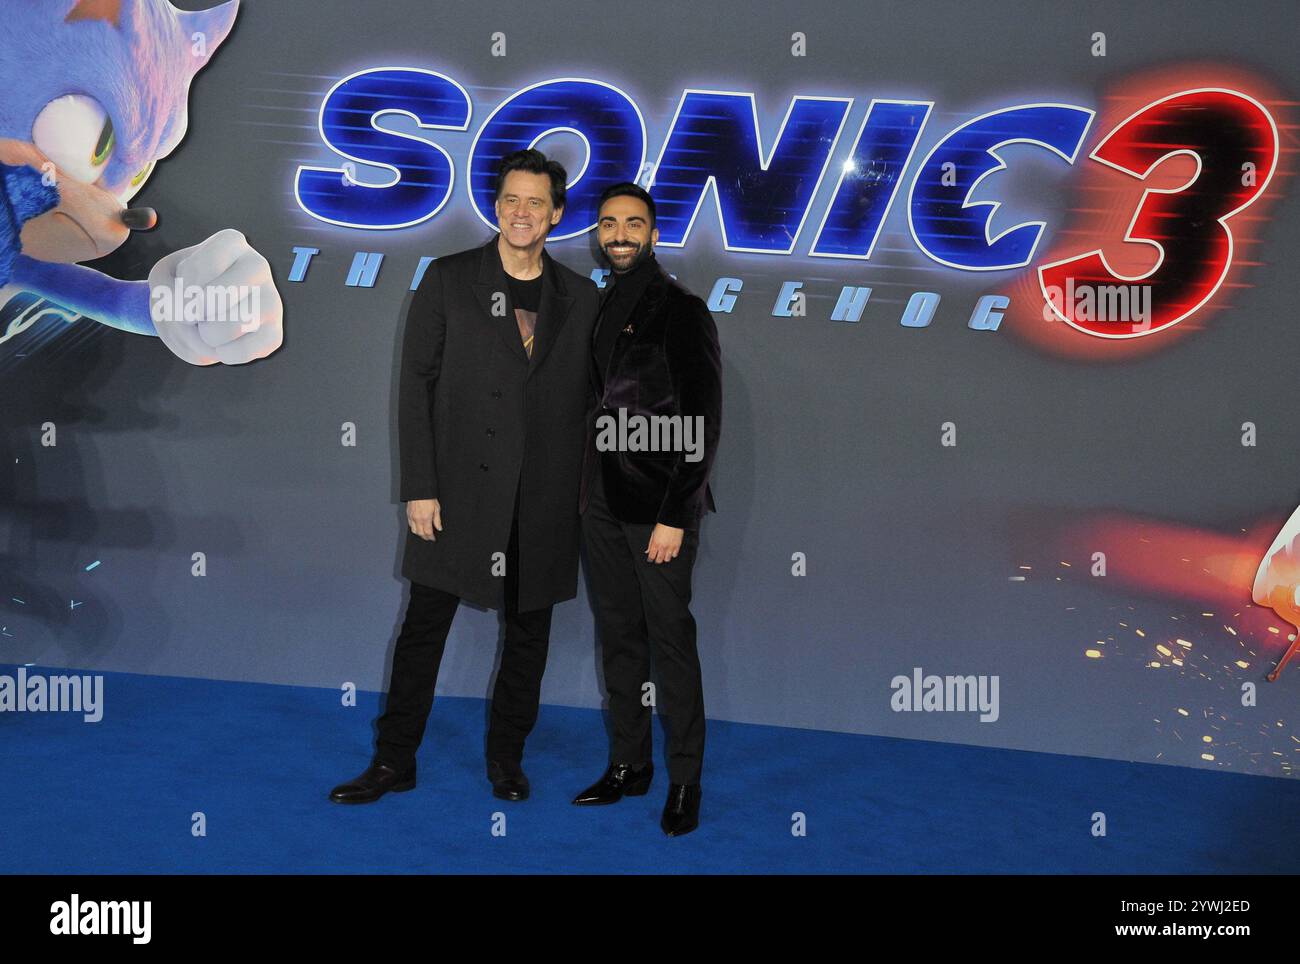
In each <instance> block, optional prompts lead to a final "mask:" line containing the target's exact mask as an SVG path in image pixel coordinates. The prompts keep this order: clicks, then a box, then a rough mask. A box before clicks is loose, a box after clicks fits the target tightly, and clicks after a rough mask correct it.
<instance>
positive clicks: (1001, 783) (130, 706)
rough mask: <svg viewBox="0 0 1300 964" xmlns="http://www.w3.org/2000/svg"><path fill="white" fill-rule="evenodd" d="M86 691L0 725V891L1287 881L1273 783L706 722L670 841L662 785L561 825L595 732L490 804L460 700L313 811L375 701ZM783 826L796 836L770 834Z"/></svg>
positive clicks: (571, 730) (248, 691)
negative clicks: (413, 776) (399, 879)
mask: <svg viewBox="0 0 1300 964" xmlns="http://www.w3.org/2000/svg"><path fill="white" fill-rule="evenodd" d="M0 672H3V673H5V674H8V675H11V676H12V675H14V674H15V672H16V668H15V667H0ZM28 672H29V673H41V674H61V673H69V672H72V671H70V670H55V669H43V668H40V667H32V668H30V669H29V670H28ZM103 675H104V677H105V680H104V689H105V697H104V718H103V720H102V721H101V722H99V723H94V724H90V723H85V722H82V718H81V716H80V714H74V713H32V712H21V713H20V712H6V713H0V763H2V764H3V775H4V793H3V797H2V798H0V827H2V828H3V830H2V831H0V871H3V872H5V873H294V872H299V873H352V872H369V873H475V872H486V873H512V872H561V873H584V872H604V873H610V872H613V873H620V872H654V873H735V872H742V873H744V872H758V873H771V872H778V873H780V872H810V873H826V872H851V873H852V872H876V873H1071V874H1079V873H1085V874H1086V873H1170V874H1186V873H1294V872H1296V871H1297V870H1300V784H1298V783H1296V782H1295V781H1292V780H1286V779H1274V778H1267V777H1257V776H1247V775H1241V774H1228V773H1215V772H1211V771H1203V770H1192V769H1187V768H1183V767H1173V766H1160V765H1149V764H1135V763H1121V762H1115V761H1108V760H1098V759H1090V758H1081V757H1069V756H1058V755H1054V754H1046V753H1029V752H1023V751H1018V750H999V749H988V748H984V747H973V746H958V745H952V744H944V743H929V742H921V741H914V740H900V739H892V738H882V737H869V736H854V735H846V734H839V733H826V732H821V731H815V730H794V729H783V728H777V727H767V726H751V725H745V724H738V723H724V722H720V721H713V720H710V721H709V730H708V750H707V754H706V764H705V778H704V784H703V785H704V800H703V807H702V811H701V826H700V829H699V830H697V831H696V832H695V833H693V834H691V835H689V836H686V837H681V838H676V839H669V838H666V837H664V836H663V834H662V833H661V832H660V830H659V827H658V815H659V810H660V808H661V807H662V805H663V795H664V793H665V792H666V790H667V781H666V775H665V773H664V772H663V771H662V770H658V771H657V772H656V774H655V783H654V786H653V787H652V788H651V791H650V794H649V795H648V796H645V797H639V798H631V799H627V800H624V801H623V802H621V803H619V804H616V805H614V806H610V807H594V808H579V807H574V806H572V805H571V804H570V803H569V800H570V798H571V797H572V796H573V794H574V793H576V792H577V791H578V790H580V789H582V788H583V787H585V786H586V785H587V784H589V783H590V782H592V781H593V780H595V779H596V777H598V776H599V775H600V772H601V771H602V769H603V768H604V761H605V746H606V744H605V730H604V726H603V724H602V722H601V718H600V715H599V713H598V712H597V711H595V710H584V709H571V708H564V707H555V706H544V707H543V708H542V713H541V718H540V720H539V721H538V725H537V729H536V730H535V731H534V733H533V736H532V737H531V738H530V741H529V748H528V754H527V757H526V759H525V761H524V762H525V765H526V767H527V770H528V774H529V777H530V779H531V781H532V784H533V796H532V799H531V800H529V801H527V802H524V803H507V802H504V801H500V800H496V799H495V798H494V797H493V796H492V794H491V788H490V786H489V785H488V783H487V781H486V779H485V778H484V776H483V768H482V762H481V758H482V746H483V732H484V722H485V713H484V703H483V701H482V700H474V699H452V698H440V699H439V700H438V701H437V703H436V704H435V705H434V709H433V715H432V717H431V719H430V723H429V729H428V733H427V735H426V737H425V741H424V745H423V746H422V747H421V750H420V756H419V764H418V766H419V778H418V780H419V783H418V786H417V787H416V788H415V789H414V790H413V791H411V792H409V793H402V794H389V795H387V796H385V797H384V798H383V799H382V800H380V801H379V802H377V803H374V804H369V805H365V806H352V807H345V806H339V805H336V804H332V803H329V802H328V801H327V800H326V794H327V793H328V791H329V789H330V788H331V787H332V786H334V785H335V784H336V783H340V782H342V781H343V780H345V779H348V778H350V777H352V776H355V775H356V774H357V773H359V772H361V771H362V770H363V769H365V767H366V765H367V763H368V761H369V759H370V753H371V746H372V742H371V741H372V735H373V732H374V727H373V721H374V718H375V716H376V713H377V711H378V707H379V700H380V696H379V694H375V693H361V694H359V696H358V705H357V706H356V707H354V708H346V707H342V706H341V705H340V699H339V696H340V694H339V692H338V691H335V690H325V689H310V688H304V687H290V686H269V685H262V684H245V683H226V682H214V681H209V680H198V679H180V678H172V677H157V676H138V675H129V674H116V673H108V674H103ZM661 736H662V732H661V730H660V729H659V727H658V725H657V724H656V728H655V737H656V740H660V739H661ZM656 752H657V753H658V752H659V750H658V747H657V748H656ZM656 766H657V767H658V766H659V762H658V761H656ZM796 811H797V812H800V813H803V814H805V815H806V821H807V835H806V836H802V837H799V836H794V835H792V833H791V825H792V824H791V820H792V815H793V814H794V813H795V812H796ZM1094 811H1102V812H1104V813H1105V814H1106V820H1107V835H1106V836H1105V837H1101V838H1098V837H1093V836H1092V835H1091V833H1090V831H1089V828H1090V816H1091V814H1092V813H1093V812H1094ZM196 812H201V813H202V814H203V815H204V818H205V820H206V831H207V833H206V836H201V837H200V836H194V835H193V834H192V833H191V815H192V814H194V813H196ZM496 813H501V814H504V815H505V819H506V824H505V831H506V832H505V835H504V836H500V835H494V834H493V832H492V831H493V826H494V823H493V815H494V814H496Z"/></svg>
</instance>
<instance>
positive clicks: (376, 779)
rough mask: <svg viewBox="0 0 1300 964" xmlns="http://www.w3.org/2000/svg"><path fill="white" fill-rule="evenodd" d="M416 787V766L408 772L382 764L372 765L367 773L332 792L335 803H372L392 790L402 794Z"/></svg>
mask: <svg viewBox="0 0 1300 964" xmlns="http://www.w3.org/2000/svg"><path fill="white" fill-rule="evenodd" d="M414 786H415V764H414V763H413V764H411V767H410V769H408V770H394V769H393V768H392V767H390V766H384V764H382V763H372V764H370V766H369V767H368V768H367V769H366V772H365V773H363V774H361V776H359V777H356V778H355V779H353V780H349V781H348V782H347V783H340V784H339V785H338V786H337V787H335V788H334V789H333V790H331V791H330V799H331V800H333V801H334V802H335V803H372V802H373V801H375V800H378V799H379V798H380V797H382V796H383V795H384V794H385V793H388V792H389V791H390V790H391V791H392V792H393V793H401V792H402V791H403V790H410V789H412V788H413V787H414Z"/></svg>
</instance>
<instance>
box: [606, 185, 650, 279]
mask: <svg viewBox="0 0 1300 964" xmlns="http://www.w3.org/2000/svg"><path fill="white" fill-rule="evenodd" d="M596 234H597V238H598V240H599V241H600V250H601V251H603V252H604V254H605V257H606V258H607V259H608V260H609V264H610V267H611V268H612V269H613V270H614V273H615V274H622V273H623V272H625V271H630V270H631V269H632V268H634V267H636V266H637V265H638V264H640V263H641V262H642V261H643V260H645V259H646V258H647V257H649V256H650V252H651V251H653V250H654V246H655V242H657V241H658V240H659V229H658V228H652V227H650V209H649V208H648V207H647V206H646V203H645V202H644V201H642V200H641V199H640V198H636V197H632V196H630V195H627V194H620V195H617V196H616V197H612V198H610V199H609V200H608V201H606V202H605V203H604V204H602V205H601V206H600V218H599V220H597V222H596Z"/></svg>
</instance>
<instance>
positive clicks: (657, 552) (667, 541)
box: [645, 524, 686, 563]
mask: <svg viewBox="0 0 1300 964" xmlns="http://www.w3.org/2000/svg"><path fill="white" fill-rule="evenodd" d="M685 534H686V530H684V529H674V528H673V527H672V526H666V525H662V524H660V525H656V526H655V531H654V532H652V533H650V545H648V546H646V548H645V554H646V561H647V562H654V563H660V562H671V561H672V560H673V559H676V558H677V553H679V552H681V551H682V536H683V535H685Z"/></svg>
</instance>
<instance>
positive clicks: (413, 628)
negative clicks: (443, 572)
mask: <svg viewBox="0 0 1300 964" xmlns="http://www.w3.org/2000/svg"><path fill="white" fill-rule="evenodd" d="M435 535H436V533H435ZM518 563H519V506H518V502H517V501H516V504H515V517H514V521H513V522H512V523H511V526H510V545H509V547H508V548H507V550H506V574H505V580H506V584H505V603H504V605H505V613H504V616H505V624H506V628H505V646H504V649H503V651H502V654H501V665H500V666H499V667H498V668H497V681H496V686H495V687H494V688H493V691H492V709H491V712H490V714H489V721H488V736H487V758H488V759H489V760H504V761H513V762H515V763H518V762H520V761H521V760H522V759H523V755H524V741H525V740H526V739H527V738H528V734H529V733H531V732H532V729H533V724H535V723H536V722H537V708H538V704H539V702H540V699H541V691H542V673H543V671H544V670H545V669H546V651H547V647H548V644H549V642H550V638H551V609H552V607H550V606H547V607H546V608H545V609H536V610H532V611H530V612H520V611H519V608H518V600H519V579H518V575H517V573H518V568H519V565H518ZM459 603H460V599H459V598H457V597H456V596H454V595H452V594H451V593H449V592H444V591H443V590H441V589H435V588H433V587H432V586H425V585H421V584H420V583H417V582H413V583H411V598H410V601H409V602H407V604H406V617H405V619H404V620H403V622H402V631H401V633H400V634H399V635H398V637H397V647H396V649H395V651H394V652H393V669H392V673H391V676H390V679H389V683H388V705H387V706H386V707H385V711H384V713H383V715H381V716H380V717H379V736H378V739H377V740H376V749H375V756H374V762H377V763H383V764H385V765H387V766H391V767H394V768H396V769H406V768H407V767H409V766H411V765H412V764H414V763H415V751H416V750H417V749H418V748H419V746H420V741H421V739H423V737H424V728H425V724H426V723H427V722H428V719H429V711H430V709H432V707H433V692H434V688H435V687H436V685H437V682H438V667H439V666H440V665H441V664H442V654H443V650H444V648H445V646H446V644H447V633H448V631H449V630H450V629H451V621H452V618H453V617H454V616H455V615H456V607H457V606H458V605H459Z"/></svg>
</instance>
